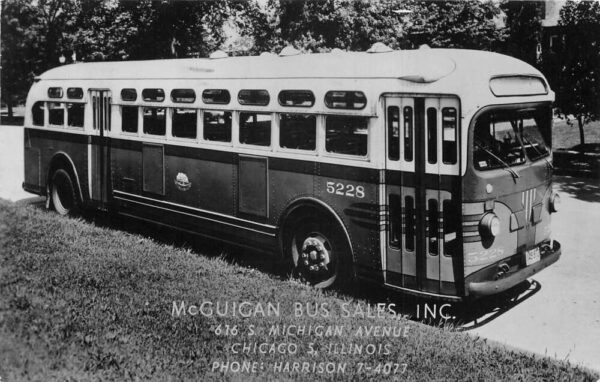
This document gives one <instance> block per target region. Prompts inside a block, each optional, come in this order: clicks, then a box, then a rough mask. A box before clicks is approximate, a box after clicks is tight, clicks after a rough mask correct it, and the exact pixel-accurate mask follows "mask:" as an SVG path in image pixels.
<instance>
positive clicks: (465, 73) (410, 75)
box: [39, 48, 541, 83]
mask: <svg viewBox="0 0 600 382" xmlns="http://www.w3.org/2000/svg"><path fill="white" fill-rule="evenodd" d="M473 73H478V77H480V78H481V77H482V76H483V77H487V78H488V79H489V78H490V77H493V76H495V75H503V74H511V75H535V76H541V73H540V72H539V71H538V70H537V69H535V68H534V67H532V66H531V65H529V64H527V63H525V62H523V61H520V60H517V59H515V58H512V57H509V56H505V55H502V54H498V53H492V52H484V51H477V50H463V49H429V48H427V49H418V50H401V51H389V52H382V53H367V52H341V51H340V52H331V53H315V54H298V55H291V56H283V57H282V56H276V55H261V56H250V57H226V58H215V59H211V58H186V59H168V60H148V61H120V62H93V63H79V64H72V65H65V66H60V67H57V68H54V69H51V70H48V71H47V72H45V73H44V74H42V75H41V76H39V79H41V80H77V79H81V80H118V79H123V80H132V79H279V78H281V79H285V78H308V79H312V78H345V79H353V78H355V79H358V78H364V79H370V78H380V79H381V78H394V79H404V80H408V81H411V82H419V83H431V82H436V81H438V80H440V79H442V78H445V77H455V78H454V80H455V81H456V80H457V81H459V82H460V81H461V78H466V77H469V76H470V75H472V74H473ZM456 77H458V78H456Z"/></svg>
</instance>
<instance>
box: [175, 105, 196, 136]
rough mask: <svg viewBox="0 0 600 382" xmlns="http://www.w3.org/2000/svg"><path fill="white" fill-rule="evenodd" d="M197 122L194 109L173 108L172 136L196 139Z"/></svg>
mask: <svg viewBox="0 0 600 382" xmlns="http://www.w3.org/2000/svg"><path fill="white" fill-rule="evenodd" d="M197 122H198V117H197V112H196V109H173V131H172V134H173V136H174V137H178V138H191V139H196V136H197V132H196V124H197Z"/></svg>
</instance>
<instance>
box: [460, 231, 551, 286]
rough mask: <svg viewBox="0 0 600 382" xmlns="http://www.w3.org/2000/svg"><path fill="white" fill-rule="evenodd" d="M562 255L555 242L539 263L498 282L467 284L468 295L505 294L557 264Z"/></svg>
mask: <svg viewBox="0 0 600 382" xmlns="http://www.w3.org/2000/svg"><path fill="white" fill-rule="evenodd" d="M560 254H561V248H560V243H559V242H558V241H556V240H554V242H553V245H552V249H550V250H549V251H547V252H546V254H545V256H543V257H542V258H541V259H540V261H539V262H537V263H535V264H532V265H530V266H528V267H525V268H522V269H520V270H518V271H516V272H513V273H511V274H510V275H508V276H506V277H503V278H501V279H498V280H492V281H481V282H470V283H468V284H467V291H468V294H469V295H470V296H472V297H483V296H489V295H493V294H497V293H500V292H503V291H505V290H507V289H510V288H512V287H513V286H515V285H518V284H520V283H521V282H523V281H525V280H526V279H527V278H529V277H531V276H533V275H534V274H536V273H538V272H539V271H541V270H542V269H544V268H546V267H547V266H549V265H550V264H553V263H555V262H556V261H557V260H558V258H559V257H560Z"/></svg>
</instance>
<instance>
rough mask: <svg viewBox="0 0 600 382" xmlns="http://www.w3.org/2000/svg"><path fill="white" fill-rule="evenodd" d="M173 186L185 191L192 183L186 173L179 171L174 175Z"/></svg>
mask: <svg viewBox="0 0 600 382" xmlns="http://www.w3.org/2000/svg"><path fill="white" fill-rule="evenodd" d="M175 187H177V189H178V190H179V191H187V190H189V189H190V187H192V183H191V182H190V180H189V179H188V177H187V175H185V174H184V173H183V172H180V173H177V176H176V177H175Z"/></svg>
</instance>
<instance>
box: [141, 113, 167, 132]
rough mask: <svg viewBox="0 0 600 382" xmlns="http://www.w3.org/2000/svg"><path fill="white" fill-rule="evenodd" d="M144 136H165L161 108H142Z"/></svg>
mask: <svg viewBox="0 0 600 382" xmlns="http://www.w3.org/2000/svg"><path fill="white" fill-rule="evenodd" d="M143 122H144V134H150V135H165V131H166V129H167V125H166V122H167V121H166V118H165V109H164V108H162V107H145V108H144V120H143Z"/></svg>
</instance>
